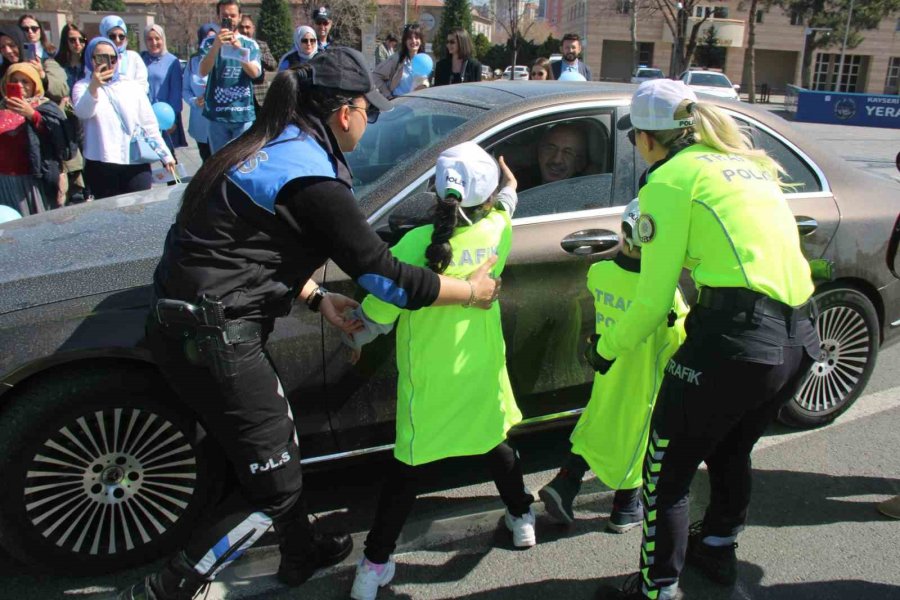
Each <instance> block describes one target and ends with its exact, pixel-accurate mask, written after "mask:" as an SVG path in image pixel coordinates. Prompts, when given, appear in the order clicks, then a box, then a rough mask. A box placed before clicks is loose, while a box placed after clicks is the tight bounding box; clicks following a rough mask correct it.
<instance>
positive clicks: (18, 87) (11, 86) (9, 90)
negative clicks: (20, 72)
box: [6, 83, 22, 100]
mask: <svg viewBox="0 0 900 600" xmlns="http://www.w3.org/2000/svg"><path fill="white" fill-rule="evenodd" d="M6 97H7V98H19V99H20V100H21V98H22V84H21V83H7V84H6Z"/></svg>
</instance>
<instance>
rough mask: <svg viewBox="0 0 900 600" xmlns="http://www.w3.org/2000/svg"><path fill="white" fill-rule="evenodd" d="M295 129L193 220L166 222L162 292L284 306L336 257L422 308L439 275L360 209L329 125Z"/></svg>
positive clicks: (234, 313) (215, 193) (271, 309)
mask: <svg viewBox="0 0 900 600" xmlns="http://www.w3.org/2000/svg"><path fill="white" fill-rule="evenodd" d="M314 123H315V126H316V127H315V130H314V131H312V132H309V133H307V132H304V131H301V130H300V129H298V128H297V127H295V126H293V125H291V126H289V127H288V128H287V129H285V131H284V132H283V133H282V134H281V135H280V136H278V138H276V139H274V140H272V141H271V142H269V143H268V144H266V145H265V146H264V147H263V148H262V149H261V150H260V151H259V152H257V154H256V155H255V156H254V157H253V158H251V159H250V160H248V161H246V162H244V163H243V164H241V165H238V166H237V167H235V168H233V169H231V170H229V171H228V172H227V173H226V174H225V176H224V177H222V178H221V180H220V182H219V183H218V184H217V185H215V186H213V189H211V190H209V192H208V199H207V202H206V203H205V204H204V205H203V207H202V208H201V209H199V210H198V212H197V213H196V214H195V215H194V217H193V218H192V219H191V222H190V223H189V224H188V225H186V226H182V225H180V224H178V223H175V224H174V225H172V227H171V228H170V230H169V234H168V236H167V237H166V243H165V249H164V252H163V256H162V258H161V259H160V262H159V265H158V266H157V268H156V273H155V274H154V288H155V293H156V296H157V297H159V298H174V299H178V300H185V301H188V302H199V301H200V299H201V298H202V297H203V295H209V296H214V297H216V298H218V299H220V300H221V301H222V302H223V303H224V304H225V315H226V317H227V318H229V319H235V318H245V319H253V320H269V319H273V318H275V317H278V316H282V315H286V314H287V313H288V312H290V308H291V302H292V301H293V299H294V298H295V297H296V296H297V294H298V293H299V290H300V288H301V287H302V286H303V284H304V283H305V282H306V281H307V280H308V279H309V278H310V277H311V276H312V274H313V272H314V271H315V270H316V269H318V268H319V267H320V266H322V264H323V263H324V262H325V261H326V260H328V259H332V260H334V261H335V263H337V265H338V266H339V267H340V268H341V269H342V270H343V271H344V272H345V273H347V274H348V275H350V276H351V277H352V278H354V279H356V280H358V281H359V282H360V284H361V285H362V286H363V287H365V288H366V289H367V290H368V291H370V292H371V293H373V294H375V295H377V296H379V297H382V298H384V299H385V300H387V301H389V302H392V303H394V304H397V305H398V306H402V307H403V308H407V309H416V308H420V307H422V306H428V305H430V304H431V303H432V302H434V300H435V299H436V298H437V295H438V292H439V291H440V281H439V279H438V276H437V275H436V274H435V273H434V272H432V271H431V270H429V269H422V268H417V267H413V266H411V265H408V264H404V263H402V262H400V261H398V260H396V259H395V258H394V257H393V256H392V255H391V252H390V249H389V248H388V246H387V244H385V243H384V242H383V241H382V240H381V238H379V237H378V236H377V235H376V234H375V232H374V231H373V230H372V228H371V227H370V226H369V224H368V222H367V221H366V217H365V215H364V214H363V213H362V211H361V210H360V209H359V206H358V205H357V201H356V198H355V197H354V195H353V191H352V189H351V181H352V176H351V174H350V169H349V167H348V166H347V162H346V160H345V158H344V156H343V154H342V153H341V151H340V149H339V147H338V144H337V140H335V139H334V136H333V134H332V133H331V130H330V129H329V128H328V127H327V126H326V125H324V124H323V123H320V122H314Z"/></svg>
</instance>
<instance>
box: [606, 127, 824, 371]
mask: <svg viewBox="0 0 900 600" xmlns="http://www.w3.org/2000/svg"><path fill="white" fill-rule="evenodd" d="M638 198H639V200H640V207H641V217H640V219H639V220H638V223H637V230H638V231H637V234H638V236H639V237H640V239H641V243H642V248H641V252H642V256H641V278H640V283H639V284H638V289H637V293H636V297H635V301H634V304H633V305H632V307H631V309H630V310H629V311H628V314H627V315H626V316H625V318H624V319H622V321H620V322H619V323H618V324H617V325H616V327H614V328H612V330H611V331H609V332H607V333H606V335H604V336H603V337H602V338H601V339H600V341H599V342H598V344H597V352H598V353H600V355H601V356H603V357H604V358H607V359H614V358H616V357H618V356H620V355H621V354H623V353H625V352H627V351H629V350H630V349H632V348H634V347H635V346H636V345H637V344H639V343H640V342H641V341H642V340H644V339H645V338H646V337H647V336H648V335H650V333H651V332H653V331H654V330H655V329H656V327H657V326H658V324H659V323H660V322H661V321H662V320H663V319H664V318H665V315H666V313H667V312H668V310H669V306H670V303H671V301H672V295H673V293H674V291H675V288H676V286H677V284H678V277H679V275H680V273H681V269H682V268H686V269H690V271H691V276H692V277H693V279H694V282H695V283H696V284H697V288H698V289H700V288H703V287H707V286H708V287H743V288H747V289H750V290H754V291H757V292H760V293H762V294H765V295H766V296H769V297H770V298H773V299H775V300H778V301H780V302H783V303H785V304H788V305H790V306H800V305H802V304H803V303H805V302H806V301H807V300H809V297H810V296H811V295H812V293H813V283H812V277H811V276H810V270H809V263H808V262H807V261H806V259H805V258H804V256H803V253H802V252H801V249H800V235H799V233H798V231H797V223H796V221H795V220H794V216H793V214H792V213H791V211H790V208H789V207H788V204H787V201H786V200H785V198H784V194H783V193H782V191H781V187H780V185H779V183H778V181H777V180H776V178H775V176H774V175H773V174H771V173H769V172H767V171H765V170H764V169H762V168H761V167H760V166H759V165H758V164H757V163H755V162H753V161H752V160H750V159H748V158H744V157H741V156H735V155H730V154H723V153H721V152H717V151H716V150H713V149H712V148H709V147H707V146H704V145H702V144H695V145H693V146H689V147H688V148H685V149H684V150H682V151H680V152H678V153H677V154H676V155H675V156H673V157H671V158H670V159H668V160H667V161H665V162H664V163H661V164H660V165H659V166H658V167H657V168H655V169H653V170H652V171H651V172H650V173H649V175H648V177H647V184H646V185H645V186H644V187H642V188H641V191H640V194H639V196H638Z"/></svg>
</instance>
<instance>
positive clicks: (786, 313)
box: [697, 287, 816, 321]
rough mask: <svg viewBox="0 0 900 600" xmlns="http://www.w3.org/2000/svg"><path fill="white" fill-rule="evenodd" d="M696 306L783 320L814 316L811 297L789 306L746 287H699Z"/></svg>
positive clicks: (814, 310) (796, 319) (813, 303)
mask: <svg viewBox="0 0 900 600" xmlns="http://www.w3.org/2000/svg"><path fill="white" fill-rule="evenodd" d="M697 306H703V307H704V308H708V309H710V310H716V311H722V312H728V313H746V314H747V315H748V316H750V317H752V316H761V315H765V316H767V317H774V318H776V319H784V320H785V321H799V320H802V319H810V318H815V316H816V308H815V302H813V300H812V298H810V299H809V301H807V302H806V303H805V304H802V305H801V306H796V307H794V306H789V305H787V304H785V303H784V302H779V301H778V300H775V299H773V298H770V297H768V296H766V295H765V294H762V293H760V292H755V291H753V290H749V289H747V288H712V287H702V288H700V292H699V296H698V297H697Z"/></svg>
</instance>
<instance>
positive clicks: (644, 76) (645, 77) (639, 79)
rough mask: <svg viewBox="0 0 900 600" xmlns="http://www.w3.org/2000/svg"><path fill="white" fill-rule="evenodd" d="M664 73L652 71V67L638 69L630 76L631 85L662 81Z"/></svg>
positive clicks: (658, 70)
mask: <svg viewBox="0 0 900 600" xmlns="http://www.w3.org/2000/svg"><path fill="white" fill-rule="evenodd" d="M665 76H666V75H665V73H663V72H662V69H654V68H653V67H638V68H637V69H635V70H634V73H632V74H631V83H644V82H645V81H650V80H651V79H664V78H665Z"/></svg>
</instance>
